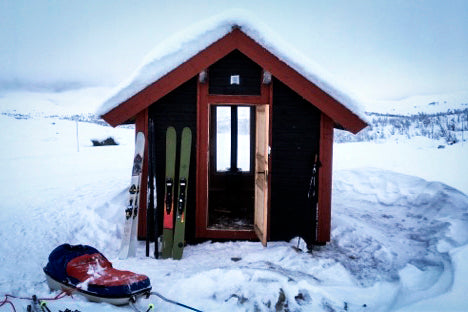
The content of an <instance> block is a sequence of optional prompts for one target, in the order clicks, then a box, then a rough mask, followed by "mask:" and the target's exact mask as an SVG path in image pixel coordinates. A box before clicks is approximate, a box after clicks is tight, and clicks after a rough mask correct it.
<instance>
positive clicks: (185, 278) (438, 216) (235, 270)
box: [0, 90, 468, 312]
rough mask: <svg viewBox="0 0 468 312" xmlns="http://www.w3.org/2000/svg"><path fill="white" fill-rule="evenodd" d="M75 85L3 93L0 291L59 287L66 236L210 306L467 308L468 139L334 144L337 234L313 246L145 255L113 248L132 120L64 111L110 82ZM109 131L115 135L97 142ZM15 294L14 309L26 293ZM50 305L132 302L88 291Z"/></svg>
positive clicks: (44, 291) (42, 291) (251, 245)
mask: <svg viewBox="0 0 468 312" xmlns="http://www.w3.org/2000/svg"><path fill="white" fill-rule="evenodd" d="M88 91H89V90H88ZM95 91H96V90H95ZM74 92H75V93H74V94H73V96H70V94H68V93H60V94H54V93H50V94H47V95H45V94H44V93H42V94H37V93H36V94H33V93H28V94H20V93H14V94H15V96H14V97H13V96H12V95H11V94H12V93H10V94H3V97H1V95H0V126H1V129H2V132H1V134H0V146H1V150H2V152H1V153H0V172H1V175H0V186H1V187H0V303H1V302H2V301H3V295H5V294H12V295H15V296H31V295H33V294H37V295H38V296H40V297H53V296H55V295H56V293H52V294H51V293H50V292H49V290H48V288H47V285H46V282H45V276H44V274H43V272H42V267H43V266H44V265H45V264H46V262H47V257H48V255H49V253H50V252H51V251H52V250H53V249H54V248H55V247H56V246H57V245H59V244H62V243H65V242H68V243H70V244H89V245H92V246H94V247H96V248H97V249H99V250H100V251H101V252H103V253H104V254H105V255H106V256H107V257H108V258H109V260H111V261H112V262H113V264H114V267H116V268H118V269H127V270H132V271H135V272H137V273H143V274H146V275H148V276H149V277H150V279H151V283H152V286H153V289H154V290H156V291H158V292H160V293H161V294H163V295H164V296H167V297H169V298H171V299H174V300H178V301H180V302H182V303H184V304H187V305H190V306H193V307H196V308H198V309H201V310H204V311H369V312H371V311H372V312H373V311H467V310H468V297H467V296H466V294H467V292H468V264H467V262H466V259H467V257H468V245H467V243H468V196H467V195H465V194H468V178H466V173H467V172H468V170H467V168H468V165H467V163H466V160H467V159H468V144H467V143H466V142H465V143H457V144H455V145H452V146H447V147H446V148H445V149H437V146H438V142H434V141H431V140H429V139H423V138H413V139H405V138H401V137H398V138H393V139H391V140H389V141H386V142H382V143H378V144H377V143H369V142H367V143H363V142H360V143H343V144H335V146H334V149H335V150H334V152H335V153H334V163H333V166H334V172H333V175H334V184H333V216H332V223H333V224H332V228H333V230H332V241H331V243H330V244H328V245H327V246H324V247H320V248H319V247H317V248H315V249H314V250H312V252H311V253H306V252H301V251H297V250H295V249H293V248H292V246H296V245H297V240H293V241H291V242H271V243H269V245H268V247H267V248H263V247H262V246H261V244H260V243H256V242H227V243H211V242H206V243H203V244H200V245H196V246H187V248H186V249H185V251H184V257H183V259H182V260H180V261H174V260H170V259H169V260H155V259H153V258H146V257H145V256H144V243H143V242H140V245H139V249H138V256H137V257H136V258H133V259H128V260H118V259H117V253H118V248H119V246H120V237H121V233H122V225H123V215H122V209H123V207H124V206H125V202H126V191H127V187H128V183H129V179H130V173H131V164H132V155H133V148H134V147H133V138H134V132H133V129H132V128H116V129H113V128H110V127H105V126H100V125H97V124H92V123H87V122H78V123H77V122H75V121H71V120H64V119H62V118H60V116H69V115H70V114H79V113H81V114H84V115H86V114H88V113H91V112H92V111H93V110H94V108H95V106H96V103H97V102H98V101H96V103H95V102H94V101H93V98H96V97H98V93H99V94H101V93H100V92H101V91H96V92H97V93H95V96H94V97H90V98H89V100H86V101H83V99H85V95H87V94H88V95H89V92H87V91H85V92H78V91H74ZM99 96H100V95H99ZM44 99H47V100H44ZM66 100H67V101H68V102H66ZM63 101H65V102H66V103H65V104H66V105H70V107H73V109H71V108H70V110H69V109H68V107H67V106H66V105H65V104H62V103H64V102H63ZM84 102H86V103H84ZM32 112H34V113H32ZM71 112H72V113H71ZM50 116H55V117H50ZM77 130H78V131H77ZM77 133H78V134H77ZM108 136H113V137H114V138H115V139H116V141H117V142H119V143H120V145H117V146H106V147H93V146H92V144H91V139H95V138H97V139H104V138H106V137H108ZM301 247H302V248H304V246H302V245H301ZM238 258H240V260H239V261H233V259H235V260H238ZM12 301H13V303H14V304H15V306H16V309H17V311H24V310H25V307H26V305H27V304H28V302H27V301H25V300H20V299H12ZM149 302H153V303H154V304H155V305H156V311H184V309H183V308H181V307H178V306H175V305H171V304H170V303H166V302H163V301H161V300H160V299H158V298H156V297H152V298H151V299H150V300H141V301H140V302H139V303H138V304H139V305H140V306H141V307H142V308H143V307H145V306H146V305H147V304H148V303H149ZM48 306H49V307H50V308H51V310H52V311H58V310H65V308H69V309H71V310H72V311H73V310H75V309H78V310H80V311H131V308H130V307H114V306H111V305H108V304H96V303H90V302H87V301H86V300H84V299H83V298H81V297H80V296H74V297H73V298H71V297H66V298H63V299H61V300H58V301H51V302H49V303H48ZM0 311H13V310H12V308H11V306H10V305H8V304H5V305H3V306H0Z"/></svg>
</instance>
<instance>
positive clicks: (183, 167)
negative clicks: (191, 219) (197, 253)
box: [172, 127, 192, 259]
mask: <svg viewBox="0 0 468 312" xmlns="http://www.w3.org/2000/svg"><path fill="white" fill-rule="evenodd" d="M180 145H181V146H180V167H179V187H178V196H177V205H176V207H175V209H176V224H175V233H174V247H173V250H172V258H174V259H181V258H182V252H183V251H184V241H185V221H186V215H185V211H186V207H187V191H188V180H189V168H190V151H191V148H192V131H191V130H190V128H188V127H185V128H184V129H183V130H182V142H181V144H180Z"/></svg>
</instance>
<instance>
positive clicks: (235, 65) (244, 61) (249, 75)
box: [208, 50, 262, 95]
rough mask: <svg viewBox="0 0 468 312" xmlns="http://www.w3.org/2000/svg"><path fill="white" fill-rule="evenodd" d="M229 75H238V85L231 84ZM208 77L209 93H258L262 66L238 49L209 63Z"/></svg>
mask: <svg viewBox="0 0 468 312" xmlns="http://www.w3.org/2000/svg"><path fill="white" fill-rule="evenodd" d="M231 75H239V76H240V84H239V85H231V80H230V78H231ZM208 77H209V78H208V79H209V93H210V94H229V95H240V94H242V95H260V85H261V77H262V68H261V67H260V66H259V65H258V64H257V63H255V62H254V61H252V60H251V59H249V58H248V57H247V56H245V55H244V54H242V53H241V52H239V50H234V51H232V52H231V53H229V54H228V55H226V56H225V57H223V58H222V59H220V60H219V61H217V62H216V63H214V64H213V65H211V66H210V68H209V70H208Z"/></svg>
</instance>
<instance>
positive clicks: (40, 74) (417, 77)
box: [0, 0, 468, 100]
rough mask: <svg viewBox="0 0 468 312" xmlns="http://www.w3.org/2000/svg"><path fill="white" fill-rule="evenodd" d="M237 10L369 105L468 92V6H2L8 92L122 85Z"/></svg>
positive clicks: (3, 83) (10, 2) (99, 2)
mask: <svg viewBox="0 0 468 312" xmlns="http://www.w3.org/2000/svg"><path fill="white" fill-rule="evenodd" d="M229 8H243V9H246V10H248V11H250V12H252V13H253V14H255V15H256V16H258V19H259V20H261V21H262V22H264V23H265V24H267V25H268V26H269V27H270V28H271V29H272V30H273V31H275V32H276V33H278V35H280V36H281V37H283V38H284V39H285V40H286V41H288V42H289V43H291V44H292V45H294V46H295V47H296V48H297V49H298V50H300V51H301V52H302V53H304V54H306V55H308V56H309V58H310V59H312V60H314V61H315V62H317V63H319V64H320V65H322V67H324V68H325V69H326V70H327V71H329V72H330V74H331V75H332V76H333V77H334V78H335V80H337V81H339V83H340V84H341V85H344V86H345V87H346V88H347V89H348V90H350V91H352V92H353V93H355V94H356V95H358V96H359V97H362V98H364V99H368V100H372V99H398V98H402V97H406V96H410V95H416V94H430V93H445V92H456V91H462V90H468V0H460V1H455V0H440V1H422V0H420V1H410V0H405V1H403V0H401V1H399V0H394V1H392V0H387V1H379V0H368V1H352V0H342V1H293V0H289V1H279V0H278V1H274V0H269V1H254V0H248V1H243V0H237V1H232V0H230V1H227V0H226V1H222V0H216V1H204V0H196V1H176V0H172V1H116V0H112V1H110V0H109V1H104V0H94V1H85V0H77V1H74V0H69V1H52V0H50V1H41V0H34V1H19V0H0V88H12V87H17V86H21V87H34V88H37V87H43V88H48V87H51V88H55V89H60V88H67V87H77V86H81V85H109V86H112V85H116V84H118V83H119V82H120V81H121V80H124V79H125V78H126V77H128V76H129V75H130V74H131V73H132V72H133V71H134V70H135V69H136V67H137V66H138V65H139V64H140V62H141V61H142V59H143V58H144V56H145V55H146V54H147V53H148V52H149V51H150V50H151V49H152V48H153V47H154V46H156V45H157V44H158V43H159V42H160V41H161V40H163V39H165V38H167V37H169V36H171V34H173V33H175V32H178V31H180V30H183V29H184V28H186V27H189V26H190V25H191V24H193V23H196V22H198V21H200V20H203V19H206V18H208V17H211V16H213V15H216V14H218V13H221V12H223V11H225V10H227V9H229Z"/></svg>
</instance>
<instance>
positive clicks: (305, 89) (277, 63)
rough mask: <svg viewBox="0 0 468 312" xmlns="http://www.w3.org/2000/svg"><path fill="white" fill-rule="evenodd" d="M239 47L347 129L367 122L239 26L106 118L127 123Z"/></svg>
mask: <svg viewBox="0 0 468 312" xmlns="http://www.w3.org/2000/svg"><path fill="white" fill-rule="evenodd" d="M235 49H238V50H239V51H241V52H242V53H244V54H245V55H246V56H248V57H249V58H251V59H252V60H253V61H254V62H256V63H257V64H259V65H260V66H262V67H263V68H264V69H265V70H267V71H269V72H271V73H272V75H273V76H275V77H276V78H278V79H279V80H281V81H282V82H283V83H284V84H286V85H287V86H288V87H290V88H291V89H293V90H294V91H295V92H297V93H298V94H300V95H301V96H302V97H304V98H305V99H306V100H307V101H309V102H310V103H312V104H313V105H314V106H316V107H317V108H318V109H320V110H321V111H322V112H323V113H325V114H326V115H328V116H329V117H330V118H331V119H332V120H334V121H335V122H337V123H339V124H340V125H342V126H343V127H344V128H345V129H347V130H349V131H351V132H353V133H357V132H359V131H360V130H361V129H363V128H364V127H366V126H367V124H366V123H365V122H364V121H363V120H361V119H360V118H359V117H358V116H357V115H355V114H354V113H353V112H351V111H350V110H349V109H348V108H346V107H345V106H344V105H342V104H341V103H339V102H338V101H337V100H335V99H334V98H333V97H331V96H330V95H328V94H327V93H326V92H324V91H323V90H321V89H320V88H319V87H317V86H316V85H315V84H313V83H312V82H310V81H309V80H307V79H306V78H304V77H303V76H302V75H301V74H299V73H298V72H297V71H295V70H294V69H292V68H291V67H290V66H288V65H287V64H286V63H284V62H283V61H281V60H280V59H278V58H277V57H276V56H275V55H273V54H272V53H270V52H269V51H268V50H266V49H265V48H263V47H262V46H261V45H259V44H258V43H257V42H255V41H254V40H253V39H252V38H250V37H249V36H247V35H246V34H244V33H243V32H242V31H241V30H239V29H238V28H236V29H233V31H232V32H230V33H229V34H227V35H226V36H224V37H223V38H221V39H220V40H218V41H216V42H214V43H213V44H211V45H210V46H209V47H207V48H206V49H204V50H203V51H201V52H200V53H198V54H196V55H195V56H193V57H192V58H191V59H189V60H188V61H186V62H185V63H183V64H181V65H180V66H179V67H177V68H175V69H174V70H172V71H171V72H169V73H168V74H166V75H165V76H163V77H162V78H160V79H159V80H157V81H155V82H153V83H152V84H151V85H149V86H147V87H146V88H145V89H143V90H142V91H140V92H139V93H137V94H135V95H134V96H132V97H131V98H130V99H128V100H126V101H124V102H123V103H121V104H120V105H119V106H117V107H115V108H114V109H112V110H111V111H109V112H108V113H106V114H104V115H103V116H102V118H103V119H104V120H105V121H107V122H108V123H109V124H111V125H112V126H117V125H119V124H122V123H124V122H125V121H127V120H128V119H130V118H132V117H133V116H135V115H136V114H137V113H139V112H141V111H142V110H144V109H146V108H147V107H149V106H150V105H151V104H153V103H154V102H156V101H157V100H158V99H160V98H161V97H163V96H164V95H166V94H168V93H169V92H171V91H172V90H174V89H175V88H177V87H178V86H180V85H181V84H182V83H184V82H185V81H187V80H189V79H190V78H192V77H194V76H195V75H197V74H198V73H199V72H201V71H202V70H204V69H206V68H208V67H209V66H210V65H211V64H213V63H215V62H216V61H218V60H219V59H221V58H222V57H223V56H225V55H227V54H228V53H230V52H231V51H233V50H235Z"/></svg>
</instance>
